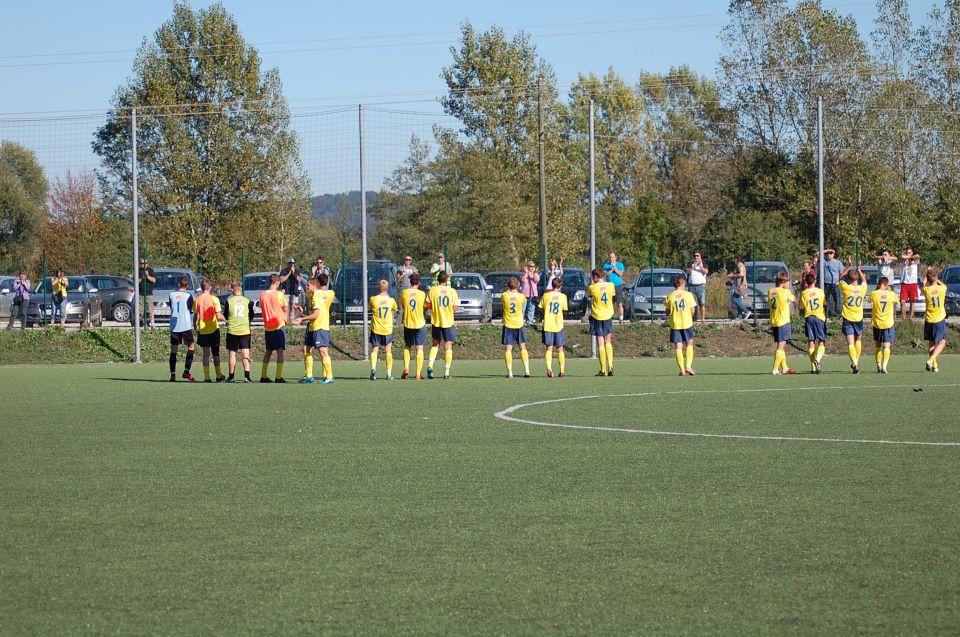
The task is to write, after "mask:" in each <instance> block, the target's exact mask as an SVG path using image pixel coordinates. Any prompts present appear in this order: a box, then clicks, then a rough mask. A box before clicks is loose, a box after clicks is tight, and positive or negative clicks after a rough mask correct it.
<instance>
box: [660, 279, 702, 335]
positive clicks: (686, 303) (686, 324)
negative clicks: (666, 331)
mask: <svg viewBox="0 0 960 637" xmlns="http://www.w3.org/2000/svg"><path fill="white" fill-rule="evenodd" d="M696 307H697V299H696V298H694V296H693V294H691V293H690V292H688V291H687V290H679V289H678V290H674V291H673V292H671V293H670V294H668V295H667V298H666V300H665V301H664V309H665V310H666V312H667V315H668V316H669V317H670V329H672V330H688V329H690V328H691V327H693V310H694V309H695V308H696Z"/></svg>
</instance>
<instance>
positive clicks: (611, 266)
mask: <svg viewBox="0 0 960 637" xmlns="http://www.w3.org/2000/svg"><path fill="white" fill-rule="evenodd" d="M624 270H625V268H624V265H623V263H621V262H620V261H617V253H616V252H611V253H610V260H609V261H607V262H606V263H604V264H603V271H604V273H605V274H606V276H607V281H609V282H610V283H613V290H614V293H613V302H614V303H616V304H617V309H618V310H619V312H620V322H621V323H623V273H624Z"/></svg>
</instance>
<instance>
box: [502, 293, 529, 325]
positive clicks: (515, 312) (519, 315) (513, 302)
mask: <svg viewBox="0 0 960 637" xmlns="http://www.w3.org/2000/svg"><path fill="white" fill-rule="evenodd" d="M500 301H501V302H502V303H503V326H504V327H506V328H509V329H512V330H516V329H520V328H521V327H523V308H524V306H525V305H526V303H527V297H525V296H524V295H523V294H521V293H520V292H517V291H516V290H512V291H511V290H507V291H506V292H504V293H503V294H501V295H500Z"/></svg>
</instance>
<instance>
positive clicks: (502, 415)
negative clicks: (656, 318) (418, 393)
mask: <svg viewBox="0 0 960 637" xmlns="http://www.w3.org/2000/svg"><path fill="white" fill-rule="evenodd" d="M912 387H914V385H860V386H853V387H851V386H840V385H836V386H831V387H782V388H781V387H771V388H766V389H729V390H720V389H692V390H676V391H663V392H641V393H636V394H609V395H606V396H600V395H594V396H570V397H565V398H553V399H550V400H538V401H535V402H530V403H520V404H517V405H513V406H511V407H507V408H506V409H503V410H501V411H498V412H496V413H495V414H494V416H495V417H496V418H499V419H500V420H507V421H510V422H517V423H521V424H524V425H534V426H537V427H554V428H557V429H580V430H586V431H612V432H615V433H630V434H646V435H651V436H681V437H687V438H726V439H734V440H774V441H784V442H833V443H847V444H862V445H909V446H917V447H960V442H932V441H919V440H867V439H857V438H804V437H799V436H750V435H746V434H711V433H700V432H691V431H661V430H656V429H627V428H623V427H595V426H590V425H563V424H559V423H554V422H542V421H539V420H528V419H525V418H517V417H516V416H512V415H511V414H512V413H514V412H515V411H518V410H520V409H526V408H527V407H536V406H537V405H549V404H553V403H562V402H570V401H574V400H596V399H598V398H639V397H643V396H675V395H682V394H755V393H765V392H786V391H791V392H793V391H824V390H843V389H905V388H912ZM927 387H960V384H957V383H952V384H943V385H927Z"/></svg>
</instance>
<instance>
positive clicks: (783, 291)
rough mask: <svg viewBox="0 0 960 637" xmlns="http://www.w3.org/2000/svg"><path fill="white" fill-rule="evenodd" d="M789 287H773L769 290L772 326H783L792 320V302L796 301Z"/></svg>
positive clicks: (768, 297) (768, 299)
mask: <svg viewBox="0 0 960 637" xmlns="http://www.w3.org/2000/svg"><path fill="white" fill-rule="evenodd" d="M796 300H797V298H796V297H795V296H793V292H791V291H790V289H789V288H781V287H776V288H771V289H770V291H769V292H767V301H769V302H770V327H783V326H784V325H786V324H787V323H789V322H790V304H791V303H793V302H794V301H796Z"/></svg>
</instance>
